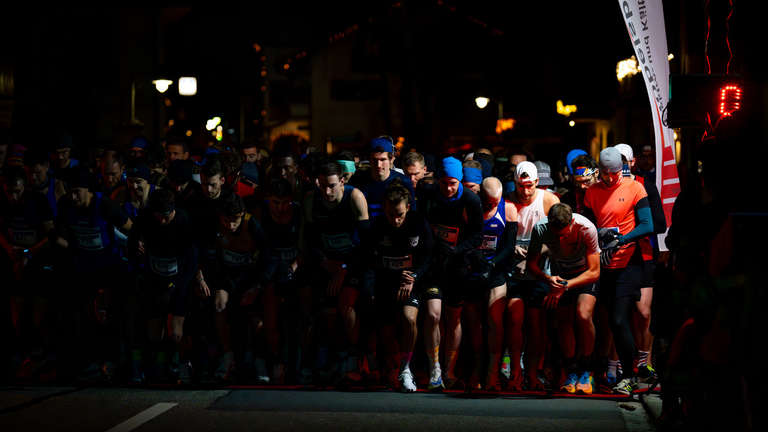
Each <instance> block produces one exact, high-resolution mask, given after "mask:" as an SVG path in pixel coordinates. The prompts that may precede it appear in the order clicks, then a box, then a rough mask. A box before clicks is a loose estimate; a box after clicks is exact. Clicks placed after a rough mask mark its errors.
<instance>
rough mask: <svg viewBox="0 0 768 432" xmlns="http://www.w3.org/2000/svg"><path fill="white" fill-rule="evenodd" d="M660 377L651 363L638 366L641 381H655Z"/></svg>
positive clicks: (638, 378) (638, 375) (638, 377)
mask: <svg viewBox="0 0 768 432" xmlns="http://www.w3.org/2000/svg"><path fill="white" fill-rule="evenodd" d="M658 379H659V376H658V374H656V370H655V369H654V368H653V367H652V366H649V365H647V364H646V365H643V366H640V367H638V368H637V380H638V381H639V382H641V383H648V384H650V383H653V382H655V381H657V380H658Z"/></svg>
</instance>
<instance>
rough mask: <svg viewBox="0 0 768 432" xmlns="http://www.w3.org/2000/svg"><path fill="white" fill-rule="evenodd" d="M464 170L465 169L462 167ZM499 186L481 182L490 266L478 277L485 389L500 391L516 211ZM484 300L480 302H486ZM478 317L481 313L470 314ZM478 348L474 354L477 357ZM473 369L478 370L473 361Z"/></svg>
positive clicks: (495, 182) (490, 179)
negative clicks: (484, 327) (483, 307)
mask: <svg viewBox="0 0 768 432" xmlns="http://www.w3.org/2000/svg"><path fill="white" fill-rule="evenodd" d="M465 169H466V168H465ZM502 191H503V189H502V185H501V182H500V181H499V179H497V178H496V177H488V178H486V179H485V180H483V182H482V189H481V193H480V201H481V203H482V206H483V243H482V245H481V250H482V251H483V254H484V256H485V259H486V260H488V262H489V263H490V264H491V266H490V268H489V269H488V272H487V273H486V274H484V275H483V276H482V277H481V278H480V283H481V288H482V290H481V292H482V293H485V292H488V294H487V296H485V297H487V305H488V351H489V357H488V370H487V378H486V380H485V386H486V387H485V388H486V390H488V391H499V390H500V389H501V388H500V386H499V367H500V362H501V354H502V350H503V347H504V309H505V307H506V296H507V280H506V274H507V271H508V269H507V268H506V264H507V263H508V262H509V259H510V258H511V256H512V255H513V254H514V252H515V239H516V237H517V224H518V222H517V209H516V208H515V205H514V204H512V203H511V202H507V201H505V200H504V198H502ZM485 297H483V300H485ZM473 313H476V314H478V315H481V313H480V311H473ZM477 350H478V348H476V352H475V354H476V355H477V354H478V352H477ZM475 367H476V368H477V367H479V361H476V364H475Z"/></svg>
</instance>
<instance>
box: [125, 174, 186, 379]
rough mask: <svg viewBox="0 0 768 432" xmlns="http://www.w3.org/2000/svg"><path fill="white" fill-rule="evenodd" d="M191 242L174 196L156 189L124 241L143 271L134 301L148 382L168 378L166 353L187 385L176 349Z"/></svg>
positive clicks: (177, 373) (183, 311)
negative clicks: (150, 357)
mask: <svg viewBox="0 0 768 432" xmlns="http://www.w3.org/2000/svg"><path fill="white" fill-rule="evenodd" d="M195 236H196V233H195V232H194V231H193V230H192V225H191V224H190V222H189V217H188V216H187V213H186V212H185V211H183V210H181V209H176V208H175V203H174V199H173V193H172V192H171V191H169V190H167V189H158V190H157V191H155V193H153V194H152V195H151V196H150V199H149V205H148V206H147V207H146V208H145V209H142V211H141V212H140V213H139V216H138V217H137V218H136V221H135V222H134V224H133V227H132V228H131V231H130V235H129V237H128V250H129V253H130V254H131V256H132V258H133V259H134V260H135V261H136V265H135V267H136V268H139V267H141V268H142V270H141V273H140V276H141V281H140V283H139V285H138V287H139V296H140V300H141V301H142V312H143V315H144V317H145V318H146V325H147V331H148V335H149V342H150V350H151V351H152V353H153V354H154V355H155V365H154V371H153V372H154V374H153V376H151V378H153V379H155V380H160V381H162V380H164V378H166V377H167V372H168V366H169V365H168V353H169V351H170V352H171V354H172V356H171V365H170V366H171V370H170V372H172V373H173V374H174V375H176V378H177V379H178V380H179V381H181V382H189V380H190V375H191V364H189V363H188V362H182V360H181V358H180V354H179V344H180V342H181V339H182V336H183V335H184V318H185V316H186V313H187V298H188V295H189V288H190V283H191V281H192V279H193V277H194V275H195V271H196V270H197V261H198V258H197V257H198V254H197V248H196V245H195V243H194V241H193V239H194V238H195ZM140 264H144V265H143V266H141V265H140ZM166 322H167V323H168V325H167V330H165V329H166Z"/></svg>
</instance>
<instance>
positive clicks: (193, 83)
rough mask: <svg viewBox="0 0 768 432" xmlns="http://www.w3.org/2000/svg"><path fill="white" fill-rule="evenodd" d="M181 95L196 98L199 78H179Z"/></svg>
mask: <svg viewBox="0 0 768 432" xmlns="http://www.w3.org/2000/svg"><path fill="white" fill-rule="evenodd" d="M179 94H180V95H182V96H194V95H196V94H197V78H195V77H181V78H179Z"/></svg>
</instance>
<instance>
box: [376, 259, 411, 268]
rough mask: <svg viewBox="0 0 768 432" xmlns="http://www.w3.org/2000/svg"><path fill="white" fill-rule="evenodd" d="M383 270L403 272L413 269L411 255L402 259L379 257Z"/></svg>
mask: <svg viewBox="0 0 768 432" xmlns="http://www.w3.org/2000/svg"><path fill="white" fill-rule="evenodd" d="M381 261H382V263H383V264H384V268H386V269H387V270H405V269H409V268H411V267H413V258H412V257H411V255H408V256H404V257H388V256H383V257H381Z"/></svg>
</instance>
